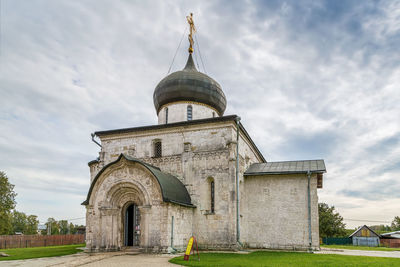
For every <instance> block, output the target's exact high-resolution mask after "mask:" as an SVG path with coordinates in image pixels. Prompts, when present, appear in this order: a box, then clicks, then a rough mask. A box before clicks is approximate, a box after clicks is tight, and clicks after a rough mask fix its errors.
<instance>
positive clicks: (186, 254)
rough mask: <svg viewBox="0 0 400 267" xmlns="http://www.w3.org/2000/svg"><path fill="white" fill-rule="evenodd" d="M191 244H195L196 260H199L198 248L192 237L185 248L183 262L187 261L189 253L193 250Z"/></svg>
mask: <svg viewBox="0 0 400 267" xmlns="http://www.w3.org/2000/svg"><path fill="white" fill-rule="evenodd" d="M193 243H195V244H196V250H197V257H198V260H200V255H199V248H198V246H197V241H196V238H194V236H192V237H191V238H190V239H189V242H188V245H187V247H186V252H185V256H183V259H184V260H185V261H188V260H189V257H190V253H191V252H192V250H193Z"/></svg>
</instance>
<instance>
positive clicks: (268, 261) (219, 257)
mask: <svg viewBox="0 0 400 267" xmlns="http://www.w3.org/2000/svg"><path fill="white" fill-rule="evenodd" d="M170 262H171V263H175V264H181V265H184V266H210V267H212V266H218V267H222V266H230V267H234V266H246V267H251V266H277V267H278V266H279V267H282V266H296V267H297V266H324V267H327V266H340V267H342V266H357V267H359V266H380V267H381V266H390V267H393V266H400V258H379V257H362V256H343V255H333V254H309V253H304V252H274V251H257V252H253V253H250V254H235V253H201V254H200V261H197V255H191V256H190V261H184V260H183V256H181V257H176V258H173V259H171V260H170Z"/></svg>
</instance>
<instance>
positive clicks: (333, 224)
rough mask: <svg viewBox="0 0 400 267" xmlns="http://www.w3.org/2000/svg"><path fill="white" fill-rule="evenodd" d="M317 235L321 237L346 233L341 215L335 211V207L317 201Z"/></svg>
mask: <svg viewBox="0 0 400 267" xmlns="http://www.w3.org/2000/svg"><path fill="white" fill-rule="evenodd" d="M318 213H319V235H320V236H321V237H340V236H344V235H345V234H346V231H345V226H346V225H345V224H344V223H343V217H342V216H340V214H339V213H338V212H335V207H334V206H332V207H329V205H328V204H326V203H318Z"/></svg>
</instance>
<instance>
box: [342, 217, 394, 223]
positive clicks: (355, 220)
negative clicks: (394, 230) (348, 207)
mask: <svg viewBox="0 0 400 267" xmlns="http://www.w3.org/2000/svg"><path fill="white" fill-rule="evenodd" d="M343 220H345V221H354V222H377V223H391V222H388V221H371V220H357V219H345V218H343Z"/></svg>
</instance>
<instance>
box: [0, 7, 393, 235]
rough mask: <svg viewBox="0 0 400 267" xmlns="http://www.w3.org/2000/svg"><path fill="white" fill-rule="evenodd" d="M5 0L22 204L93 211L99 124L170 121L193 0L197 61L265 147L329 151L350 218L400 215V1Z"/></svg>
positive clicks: (12, 173)
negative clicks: (167, 105) (162, 99)
mask: <svg viewBox="0 0 400 267" xmlns="http://www.w3.org/2000/svg"><path fill="white" fill-rule="evenodd" d="M0 5H1V11H0V12H1V17H0V22H1V24H0V37H1V39H0V170H2V171H4V172H6V174H7V176H8V177H9V179H10V182H11V183H12V184H14V185H15V191H16V192H17V194H18V196H17V198H16V200H17V210H19V211H23V212H25V213H28V214H35V215H38V216H39V219H40V221H41V222H45V221H46V220H47V218H49V217H54V218H55V219H57V220H61V219H75V220H72V221H71V222H73V223H76V224H84V223H85V220H84V216H85V208H84V206H81V205H80V203H81V202H82V201H84V200H85V197H86V194H87V191H88V189H89V180H90V177H89V168H88V166H87V163H88V162H89V161H91V160H93V159H96V158H97V156H98V152H99V147H98V146H97V145H95V144H94V143H93V142H92V141H91V137H90V133H92V132H95V131H98V130H108V129H118V128H126V127H135V126H144V125H153V124H156V123H157V116H156V111H155V108H154V105H153V99H152V96H153V91H154V88H155V86H156V85H157V83H158V82H159V81H160V80H161V79H162V78H164V77H165V76H166V75H167V73H168V70H169V68H170V67H171V66H172V67H171V72H172V71H177V70H180V69H182V68H183V67H184V64H185V61H186V59H187V48H188V42H187V37H186V36H184V35H183V34H184V33H185V30H186V34H187V28H188V26H187V22H186V18H185V16H186V15H188V14H189V13H190V12H193V13H194V15H193V16H194V22H195V25H196V28H197V33H196V39H197V43H198V47H199V48H200V49H198V47H195V54H194V59H195V61H196V62H197V63H196V64H197V66H198V68H199V69H200V70H201V71H202V72H206V73H207V74H208V75H210V76H211V77H213V78H214V79H215V80H216V81H218V82H219V83H220V84H221V86H222V88H223V91H224V92H225V95H226V97H227V102H228V103H227V109H226V112H225V115H230V114H237V115H239V116H241V118H242V124H243V125H244V126H245V128H246V129H247V131H248V132H249V133H250V136H251V137H252V138H253V140H254V142H255V143H256V144H257V146H258V148H259V149H260V150H261V152H262V153H263V155H264V156H265V158H266V159H267V161H281V160H304V159H324V160H325V164H326V167H327V173H326V174H325V175H324V188H323V189H319V191H318V195H319V201H320V202H325V203H328V204H329V205H334V206H335V207H336V210H337V211H338V212H339V213H340V214H341V215H342V216H343V217H344V219H345V223H346V224H347V227H348V228H354V227H356V226H359V225H363V224H368V225H374V224H375V225H376V224H389V223H390V222H391V221H392V220H393V218H394V216H400V104H399V103H400V88H399V87H400V50H399V49H398V46H399V44H400V1H367V0H366V1H358V0H357V1H350V0H348V1H311V0H310V1H308V0H304V1H231V0H229V1H117V0H113V1H111V0H108V1H104V0H82V1H77V0H76V1H75V0H73V1H71V0H65V1H63V0H59V1H51V0H47V1H39V0H30V1H22V0H0ZM181 40H182V43H181V45H180V46H179V44H180V41H181ZM197 51H199V52H197ZM175 53H176V57H175V60H174V61H173V59H174V55H175ZM200 56H201V57H200ZM201 59H202V60H203V64H204V66H203V64H202V61H201ZM172 63H173V64H172ZM171 64H172V65H171ZM364 220H365V221H364Z"/></svg>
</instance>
